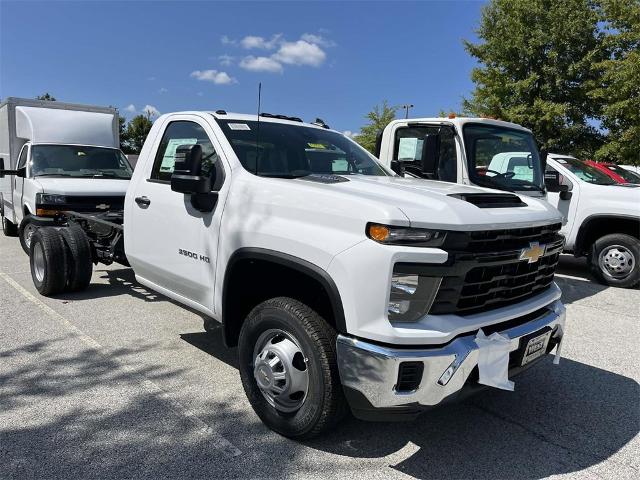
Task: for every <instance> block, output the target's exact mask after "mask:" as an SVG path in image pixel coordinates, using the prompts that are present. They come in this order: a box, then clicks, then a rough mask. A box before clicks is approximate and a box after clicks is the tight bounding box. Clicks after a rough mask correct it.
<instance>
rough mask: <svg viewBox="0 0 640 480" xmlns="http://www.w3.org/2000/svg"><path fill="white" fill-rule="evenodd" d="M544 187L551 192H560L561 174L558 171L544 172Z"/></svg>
mask: <svg viewBox="0 0 640 480" xmlns="http://www.w3.org/2000/svg"><path fill="white" fill-rule="evenodd" d="M544 185H545V187H547V190H548V191H550V192H559V191H560V173H558V172H556V171H546V172H544Z"/></svg>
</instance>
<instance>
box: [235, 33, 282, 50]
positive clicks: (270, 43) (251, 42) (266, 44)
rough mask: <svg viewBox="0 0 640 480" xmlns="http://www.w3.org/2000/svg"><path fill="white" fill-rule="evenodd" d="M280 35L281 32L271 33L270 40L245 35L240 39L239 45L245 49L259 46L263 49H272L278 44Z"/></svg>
mask: <svg viewBox="0 0 640 480" xmlns="http://www.w3.org/2000/svg"><path fill="white" fill-rule="evenodd" d="M281 37H282V34H281V33H277V34H275V35H273V36H272V37H271V40H265V39H264V37H257V36H254V35H247V36H246V37H244V38H243V39H242V40H240V45H241V46H242V48H246V49H247V50H249V49H251V48H261V49H264V50H272V49H274V48H275V47H276V46H277V45H278V43H279V42H280V38H281Z"/></svg>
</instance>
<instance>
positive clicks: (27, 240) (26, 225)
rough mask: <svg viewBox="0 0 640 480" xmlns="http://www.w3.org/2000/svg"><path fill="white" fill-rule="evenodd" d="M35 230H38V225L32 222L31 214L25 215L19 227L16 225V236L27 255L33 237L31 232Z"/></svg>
mask: <svg viewBox="0 0 640 480" xmlns="http://www.w3.org/2000/svg"><path fill="white" fill-rule="evenodd" d="M36 230H38V227H37V226H36V224H34V223H33V221H32V218H31V215H25V217H24V218H23V219H22V222H20V227H18V236H19V237H20V245H21V246H22V250H24V253H26V254H27V255H29V250H30V249H31V239H32V238H33V234H34V233H35V232H36Z"/></svg>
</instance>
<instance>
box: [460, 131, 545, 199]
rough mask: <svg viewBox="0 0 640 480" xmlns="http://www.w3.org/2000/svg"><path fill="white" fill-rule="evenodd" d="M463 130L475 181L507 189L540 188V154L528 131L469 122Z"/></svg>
mask: <svg viewBox="0 0 640 480" xmlns="http://www.w3.org/2000/svg"><path fill="white" fill-rule="evenodd" d="M463 133H464V143H465V148H466V151H467V162H468V165H469V176H470V177H471V180H472V181H473V182H474V183H476V184H478V185H482V186H485V187H490V188H498V189H501V190H509V191H522V190H542V189H543V187H544V184H543V178H542V168H541V164H540V156H539V155H538V149H537V147H536V144H535V142H534V140H533V135H531V134H530V133H529V132H525V131H522V130H514V129H510V128H505V127H500V126H496V125H488V124H473V123H472V124H467V125H465V126H464V129H463Z"/></svg>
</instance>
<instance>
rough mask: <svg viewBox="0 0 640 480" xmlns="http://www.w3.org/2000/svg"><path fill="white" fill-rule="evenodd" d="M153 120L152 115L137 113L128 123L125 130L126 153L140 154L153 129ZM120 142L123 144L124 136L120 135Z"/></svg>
mask: <svg viewBox="0 0 640 480" xmlns="http://www.w3.org/2000/svg"><path fill="white" fill-rule="evenodd" d="M152 125H153V122H152V121H151V118H150V115H148V114H147V115H136V116H135V117H133V118H132V119H131V121H130V122H129V124H128V125H127V129H126V132H125V136H124V138H125V148H124V149H123V151H125V152H126V153H134V154H139V153H140V150H142V145H143V144H144V140H145V139H146V138H147V135H148V134H149V130H151V126H152ZM120 144H121V145H122V137H120Z"/></svg>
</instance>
